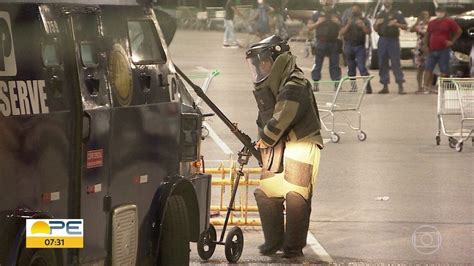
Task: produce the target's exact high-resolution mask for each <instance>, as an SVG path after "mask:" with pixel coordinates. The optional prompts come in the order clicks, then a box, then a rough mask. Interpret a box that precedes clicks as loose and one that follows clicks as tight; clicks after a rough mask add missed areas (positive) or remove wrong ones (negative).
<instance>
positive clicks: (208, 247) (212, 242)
mask: <svg viewBox="0 0 474 266" xmlns="http://www.w3.org/2000/svg"><path fill="white" fill-rule="evenodd" d="M216 240H217V234H216V228H214V226H213V225H212V224H211V225H209V228H207V230H206V231H204V232H202V233H201V235H200V236H199V240H198V242H197V251H198V254H199V257H201V259H203V260H208V259H210V258H211V257H212V255H213V254H214V251H215V250H216Z"/></svg>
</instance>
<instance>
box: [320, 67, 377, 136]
mask: <svg viewBox="0 0 474 266" xmlns="http://www.w3.org/2000/svg"><path fill="white" fill-rule="evenodd" d="M373 77H374V76H357V77H344V78H342V79H341V80H338V81H317V82H315V83H314V86H313V90H314V95H315V97H316V102H317V104H318V109H319V111H320V112H321V124H322V125H323V127H324V129H325V130H327V131H329V132H330V133H331V141H332V142H334V143H337V142H339V140H340V136H339V134H341V133H344V132H340V131H336V128H335V127H336V125H337V124H343V125H347V126H349V127H350V128H351V129H352V130H354V131H357V132H358V134H357V138H358V139H359V140H360V141H364V140H366V139H367V134H366V133H365V132H364V131H362V126H361V120H362V115H361V113H360V111H359V108H360V105H361V103H362V99H363V98H364V95H365V92H366V89H367V86H368V84H369V82H370V80H371V79H372V78H373ZM349 113H356V114H357V118H358V122H357V124H356V125H353V124H352V121H351V119H350V117H349ZM336 114H340V116H342V118H344V120H345V122H344V123H336ZM328 117H330V118H331V120H330V121H328V120H327V119H326V118H328ZM328 125H329V127H328Z"/></svg>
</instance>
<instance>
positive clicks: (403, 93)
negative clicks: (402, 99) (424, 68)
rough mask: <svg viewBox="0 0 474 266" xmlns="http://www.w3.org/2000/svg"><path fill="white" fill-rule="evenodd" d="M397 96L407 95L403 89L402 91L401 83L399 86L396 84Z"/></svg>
mask: <svg viewBox="0 0 474 266" xmlns="http://www.w3.org/2000/svg"><path fill="white" fill-rule="evenodd" d="M398 94H400V95H405V94H407V93H406V92H405V91H404V89H403V83H399V84H398Z"/></svg>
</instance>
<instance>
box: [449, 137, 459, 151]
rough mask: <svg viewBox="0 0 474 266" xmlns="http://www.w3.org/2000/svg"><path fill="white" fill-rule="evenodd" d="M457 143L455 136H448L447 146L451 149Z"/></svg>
mask: <svg viewBox="0 0 474 266" xmlns="http://www.w3.org/2000/svg"><path fill="white" fill-rule="evenodd" d="M457 143H458V141H457V140H456V139H455V138H453V137H449V147H450V148H451V149H454V148H456V144H457Z"/></svg>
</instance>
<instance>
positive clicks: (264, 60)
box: [246, 35, 323, 258]
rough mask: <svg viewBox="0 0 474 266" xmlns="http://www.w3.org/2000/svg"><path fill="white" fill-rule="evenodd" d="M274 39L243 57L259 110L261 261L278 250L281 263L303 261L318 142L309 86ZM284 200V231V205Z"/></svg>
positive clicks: (281, 43)
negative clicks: (291, 259)
mask: <svg viewBox="0 0 474 266" xmlns="http://www.w3.org/2000/svg"><path fill="white" fill-rule="evenodd" d="M289 50H290V48H289V46H288V44H287V43H286V41H283V40H282V39H281V38H280V37H278V36H275V35H274V36H271V37H268V38H266V39H264V40H262V41H261V42H259V43H257V44H254V45H253V46H251V48H250V49H249V50H248V51H247V52H246V58H247V61H248V63H249V66H250V69H251V72H252V78H253V83H254V86H255V88H254V95H255V98H256V100H257V105H258V109H259V113H258V119H257V125H258V129H259V135H260V138H261V139H260V140H259V141H258V142H257V147H258V148H259V149H260V151H261V153H262V160H263V163H264V165H263V170H262V178H261V182H260V187H259V188H258V189H257V190H256V191H255V199H256V201H257V205H258V209H259V213H260V218H261V221H262V228H263V233H264V237H265V243H264V244H263V245H261V246H260V247H259V249H260V253H261V254H263V255H272V254H274V253H276V252H277V251H278V250H280V249H283V252H284V257H287V258H293V257H299V256H303V252H302V249H303V247H304V246H305V245H306V236H307V232H308V228H309V218H310V213H311V195H312V190H313V187H314V185H315V182H316V175H317V173H318V166H319V158H320V149H321V148H322V147H323V141H322V138H321V134H320V129H321V124H320V120H319V113H318V107H317V105H316V100H315V98H314V95H313V93H312V89H311V83H310V82H309V81H308V80H307V79H306V78H305V77H304V74H303V72H302V71H301V69H299V68H298V67H297V66H296V57H295V56H294V55H292V54H291V52H290V51H289ZM285 200H286V228H285V227H284V216H283V209H284V207H283V203H284V201H285Z"/></svg>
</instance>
